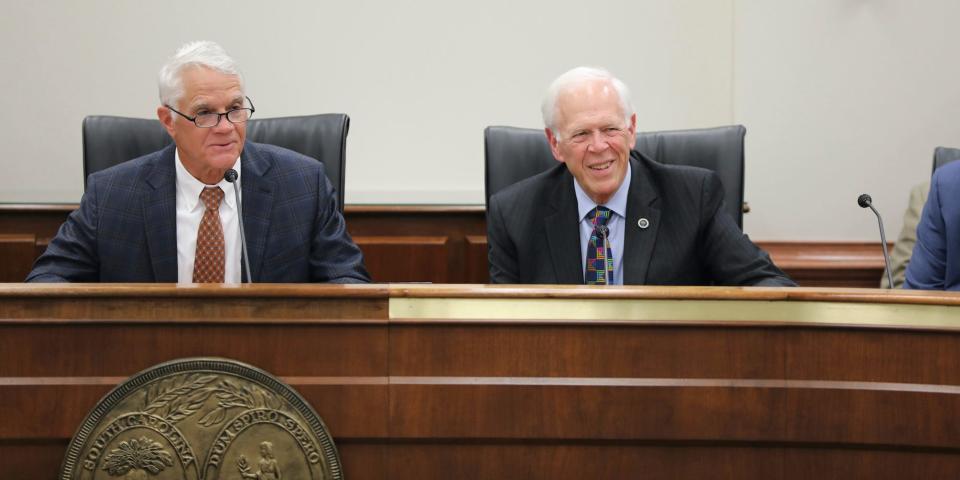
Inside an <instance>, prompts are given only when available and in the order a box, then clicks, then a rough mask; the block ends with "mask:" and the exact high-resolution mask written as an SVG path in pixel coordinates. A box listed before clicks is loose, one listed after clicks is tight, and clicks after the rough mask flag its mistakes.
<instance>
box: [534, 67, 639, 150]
mask: <svg viewBox="0 0 960 480" xmlns="http://www.w3.org/2000/svg"><path fill="white" fill-rule="evenodd" d="M590 80H608V81H609V82H610V84H611V85H613V88H614V90H616V91H617V96H618V97H619V98H620V108H621V109H622V110H623V119H624V121H625V122H626V123H627V124H628V125H629V123H630V117H631V116H632V115H633V104H631V103H630V89H629V88H627V85H626V84H625V83H623V82H622V81H620V79H619V78H617V77H614V76H613V74H611V73H610V72H608V71H607V70H604V69H602V68H596V67H577V68H574V69H572V70H569V71H567V72H566V73H564V74H563V75H560V76H559V77H557V79H556V80H554V81H553V83H551V84H550V86H549V87H547V93H546V94H545V95H544V96H543V103H542V104H541V106H540V113H541V114H542V115H543V124H544V126H546V127H547V128H549V129H550V130H552V131H553V134H554V135H555V136H557V137H559V132H557V129H556V125H555V123H554V122H555V121H556V114H557V97H558V96H559V95H560V93H561V92H563V91H565V90H567V89H569V88H571V87H574V86H577V85H579V84H581V83H584V82H587V81H590Z"/></svg>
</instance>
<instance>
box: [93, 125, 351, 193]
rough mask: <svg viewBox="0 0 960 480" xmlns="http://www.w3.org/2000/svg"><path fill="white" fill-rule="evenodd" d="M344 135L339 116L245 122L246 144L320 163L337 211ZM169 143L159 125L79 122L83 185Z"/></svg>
mask: <svg viewBox="0 0 960 480" xmlns="http://www.w3.org/2000/svg"><path fill="white" fill-rule="evenodd" d="M224 121H225V120H224ZM349 130H350V117H348V116H347V115H346V114H343V113H325V114H320V115H305V116H300V117H281V118H263V119H251V120H250V121H249V122H247V140H250V141H251V142H257V143H269V144H271V145H277V146H280V147H284V148H288V149H290V150H293V151H295V152H299V153H302V154H304V155H306V156H308V157H312V158H315V159H317V160H319V161H321V162H323V165H324V167H325V169H326V172H327V177H328V178H330V183H332V184H333V186H334V188H336V189H337V204H338V205H339V207H340V211H341V212H343V182H344V168H345V161H346V147H347V133H348V131H349ZM172 141H173V140H172V139H171V138H170V136H169V135H167V131H166V130H165V129H164V128H163V126H162V125H161V124H160V121H159V120H147V119H142V118H127V117H113V116H100V115H96V116H89V117H87V118H84V119H83V178H84V184H86V178H87V177H88V176H89V175H90V174H91V173H94V172H98V171H100V170H103V169H105V168H108V167H112V166H114V165H117V164H119V163H121V162H125V161H127V160H131V159H134V158H137V157H139V156H141V155H146V154H148V153H150V152H155V151H157V150H160V149H161V148H163V147H165V146H167V145H169V144H170V143H171V142H172Z"/></svg>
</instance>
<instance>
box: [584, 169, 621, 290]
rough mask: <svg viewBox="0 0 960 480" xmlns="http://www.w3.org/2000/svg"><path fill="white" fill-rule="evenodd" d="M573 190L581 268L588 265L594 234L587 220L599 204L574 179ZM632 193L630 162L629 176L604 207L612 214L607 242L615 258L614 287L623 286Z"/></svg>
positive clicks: (608, 226)
mask: <svg viewBox="0 0 960 480" xmlns="http://www.w3.org/2000/svg"><path fill="white" fill-rule="evenodd" d="M573 189H574V190H575V191H576V192H577V212H578V214H579V215H580V220H579V223H580V268H581V269H585V268H586V265H587V243H589V241H590V234H591V233H592V232H593V224H592V223H591V222H590V221H589V220H587V214H588V213H590V210H593V209H594V208H597V203H596V202H594V201H593V200H591V199H590V196H589V195H587V192H585V191H583V188H580V184H579V183H577V179H576V178H574V179H573ZM629 192H630V162H627V175H626V177H624V179H623V183H621V184H620V188H618V189H617V191H616V192H614V194H613V196H612V197H610V200H609V201H608V202H607V203H605V204H603V205H602V206H604V207H607V208H609V209H610V211H611V212H612V213H611V215H610V219H609V220H607V228H608V229H609V233H608V234H607V241H608V242H610V255H611V256H613V285H623V232H624V231H625V229H624V225H625V224H626V222H627V220H626V218H627V194H628V193H629Z"/></svg>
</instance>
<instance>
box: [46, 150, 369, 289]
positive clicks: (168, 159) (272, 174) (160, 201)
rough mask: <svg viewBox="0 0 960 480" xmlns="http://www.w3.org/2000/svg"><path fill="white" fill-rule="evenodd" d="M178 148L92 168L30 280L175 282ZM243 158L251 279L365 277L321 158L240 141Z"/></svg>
mask: <svg viewBox="0 0 960 480" xmlns="http://www.w3.org/2000/svg"><path fill="white" fill-rule="evenodd" d="M175 148H176V147H175V145H172V144H171V145H170V146H168V147H166V148H164V149H162V150H160V151H157V152H154V153H151V154H148V155H144V156H143V157H140V158H137V159H134V160H131V161H129V162H124V163H122V164H120V165H117V166H115V167H111V168H108V169H106V170H103V171H100V172H97V173H94V174H92V175H90V178H89V182H88V183H87V191H86V193H85V194H84V195H83V199H82V200H81V202H80V208H79V209H78V210H76V211H75V212H73V213H71V214H70V216H69V217H68V218H67V221H66V222H65V223H64V224H63V226H61V227H60V230H59V231H58V232H57V236H56V237H54V239H53V240H52V241H51V242H50V245H49V246H48V247H47V251H46V252H45V253H44V254H43V255H41V256H40V258H39V259H37V261H36V263H35V264H34V266H33V271H32V272H30V275H28V276H27V281H28V282H168V283H172V282H176V281H177V222H176V217H177V215H176V165H175V163H174V162H175V159H174V149H175ZM240 164H241V175H242V178H241V180H240V183H241V188H242V189H243V192H242V193H243V223H244V227H245V229H246V237H247V248H248V249H249V251H248V255H249V258H250V269H251V270H252V273H253V274H252V278H253V281H254V282H269V283H281V282H284V283H286V282H334V283H353V282H369V281H370V278H369V275H368V274H367V271H366V268H365V267H364V265H363V254H361V253H360V249H359V248H357V246H356V245H355V244H354V243H353V240H351V239H350V236H349V234H347V231H346V229H345V224H344V220H343V216H342V215H340V212H339V211H338V210H337V204H336V203H337V201H336V195H335V194H334V191H333V186H332V185H331V184H330V181H329V180H327V176H326V175H325V174H324V171H323V164H322V163H320V162H318V161H317V160H314V159H312V158H309V157H306V156H304V155H301V154H299V153H296V152H293V151H290V150H287V149H284V148H280V147H275V146H272V145H265V144H257V143H252V142H247V143H246V144H245V145H244V148H243V153H242V154H241V156H240ZM226 194H227V195H233V194H232V193H230V192H226ZM243 270H244V271H245V269H243ZM242 278H246V277H245V274H244V276H243V277H242Z"/></svg>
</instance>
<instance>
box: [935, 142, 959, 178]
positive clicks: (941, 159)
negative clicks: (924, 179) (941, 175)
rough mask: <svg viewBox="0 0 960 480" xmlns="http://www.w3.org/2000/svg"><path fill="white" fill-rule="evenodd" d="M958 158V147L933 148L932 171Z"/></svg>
mask: <svg viewBox="0 0 960 480" xmlns="http://www.w3.org/2000/svg"><path fill="white" fill-rule="evenodd" d="M954 160H960V148H950V147H937V148H935V149H933V171H934V172H936V171H937V169H938V168H940V167H942V166H944V165H946V164H948V163H950V162H952V161H954Z"/></svg>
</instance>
